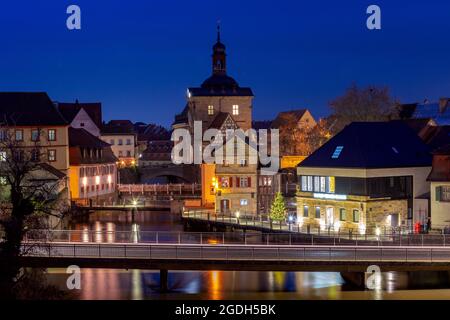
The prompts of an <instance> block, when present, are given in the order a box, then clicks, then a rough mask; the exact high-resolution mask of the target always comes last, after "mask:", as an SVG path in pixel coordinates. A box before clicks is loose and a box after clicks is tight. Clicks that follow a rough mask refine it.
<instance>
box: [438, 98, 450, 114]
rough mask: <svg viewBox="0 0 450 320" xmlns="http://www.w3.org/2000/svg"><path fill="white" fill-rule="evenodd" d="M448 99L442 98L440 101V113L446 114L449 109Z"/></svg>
mask: <svg viewBox="0 0 450 320" xmlns="http://www.w3.org/2000/svg"><path fill="white" fill-rule="evenodd" d="M448 100H449V99H448V98H440V99H439V113H444V112H445V110H446V109H447V105H448Z"/></svg>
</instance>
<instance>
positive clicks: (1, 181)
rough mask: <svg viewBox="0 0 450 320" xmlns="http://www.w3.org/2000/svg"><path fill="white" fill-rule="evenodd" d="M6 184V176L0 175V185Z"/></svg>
mask: <svg viewBox="0 0 450 320" xmlns="http://www.w3.org/2000/svg"><path fill="white" fill-rule="evenodd" d="M6 184H7V180H6V177H0V185H2V186H5V185H6Z"/></svg>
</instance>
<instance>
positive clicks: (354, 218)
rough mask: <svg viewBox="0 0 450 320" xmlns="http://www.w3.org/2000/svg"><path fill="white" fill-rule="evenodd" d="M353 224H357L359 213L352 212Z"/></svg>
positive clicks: (356, 211)
mask: <svg viewBox="0 0 450 320" xmlns="http://www.w3.org/2000/svg"><path fill="white" fill-rule="evenodd" d="M353 222H359V211H358V210H353Z"/></svg>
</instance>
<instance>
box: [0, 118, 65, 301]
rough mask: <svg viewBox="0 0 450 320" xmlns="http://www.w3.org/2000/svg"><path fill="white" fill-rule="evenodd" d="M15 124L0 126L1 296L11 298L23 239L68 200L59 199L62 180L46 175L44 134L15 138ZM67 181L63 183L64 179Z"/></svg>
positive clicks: (45, 224)
mask: <svg viewBox="0 0 450 320" xmlns="http://www.w3.org/2000/svg"><path fill="white" fill-rule="evenodd" d="M15 132H16V129H15V128H14V126H3V127H0V184H1V186H0V195H1V206H0V230H1V231H2V233H3V234H2V239H1V240H0V241H1V242H0V296H2V297H11V298H14V297H16V296H17V292H16V290H15V289H16V288H17V287H18V283H19V282H20V281H19V280H20V279H24V278H26V277H24V276H23V275H24V272H23V269H22V266H21V260H20V256H21V255H22V254H23V248H22V240H23V239H24V236H25V235H26V234H27V232H28V231H29V230H31V229H43V228H49V224H48V217H50V216H53V217H56V218H58V219H59V218H61V217H62V215H63V213H64V212H66V211H67V208H68V206H67V203H66V202H64V201H61V197H62V193H61V192H60V191H61V189H62V186H61V183H62V184H64V183H65V182H64V181H61V180H60V181H56V182H55V181H54V180H53V181H51V180H49V179H48V178H47V177H46V176H48V173H49V171H48V170H50V169H53V170H55V169H54V168H53V167H50V166H49V164H48V163H47V159H46V158H47V154H46V148H45V147H43V146H42V145H43V144H42V143H41V142H43V140H42V139H44V138H45V137H47V135H46V134H42V133H43V131H40V132H38V136H37V137H35V139H33V140H35V141H33V143H32V144H31V145H30V144H25V143H24V142H23V141H21V140H23V139H17V137H16V136H15ZM65 184H66V183H65Z"/></svg>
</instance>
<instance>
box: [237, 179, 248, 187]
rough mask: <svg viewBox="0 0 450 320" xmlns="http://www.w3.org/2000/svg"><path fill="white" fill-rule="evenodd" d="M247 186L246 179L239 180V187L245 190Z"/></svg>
mask: <svg viewBox="0 0 450 320" xmlns="http://www.w3.org/2000/svg"><path fill="white" fill-rule="evenodd" d="M248 186H249V185H248V178H247V177H240V178H239V187H241V188H247V187H248Z"/></svg>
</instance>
